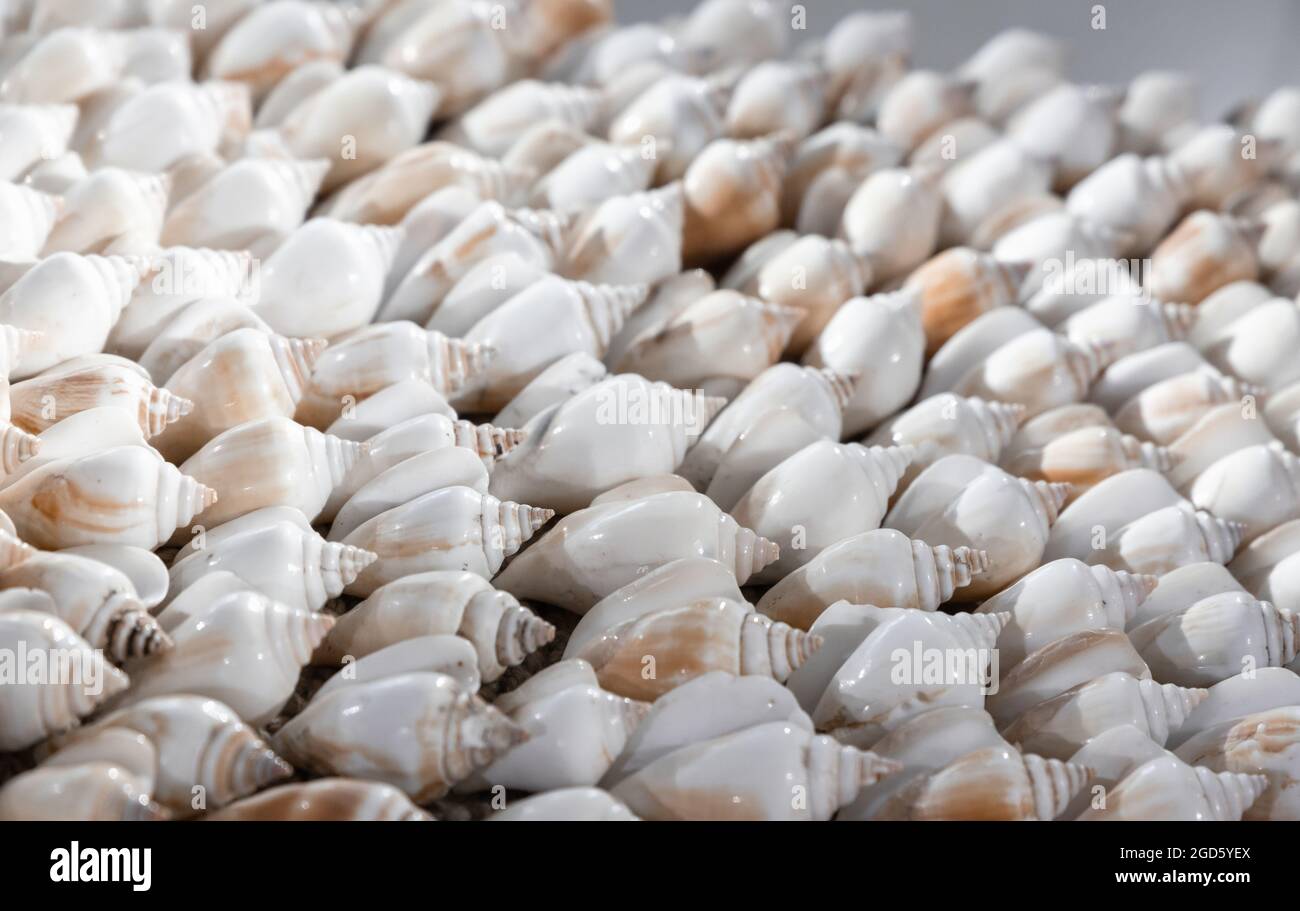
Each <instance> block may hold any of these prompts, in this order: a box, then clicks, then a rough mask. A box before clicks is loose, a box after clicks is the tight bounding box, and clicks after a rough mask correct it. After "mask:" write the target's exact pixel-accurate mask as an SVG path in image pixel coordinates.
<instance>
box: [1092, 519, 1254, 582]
mask: <svg viewBox="0 0 1300 911" xmlns="http://www.w3.org/2000/svg"><path fill="white" fill-rule="evenodd" d="M1243 530H1244V526H1242V525H1241V523H1239V522H1230V521H1227V520H1225V519H1220V518H1219V517H1218V516H1214V515H1211V514H1210V513H1208V512H1205V511H1204V510H1200V509H1197V510H1193V509H1192V508H1191V507H1190V506H1187V505H1186V504H1183V505H1175V506H1166V507H1165V508H1164V509H1157V510H1155V511H1154V512H1151V513H1148V514H1147V515H1145V516H1143V517H1142V518H1140V519H1138V520H1136V521H1134V522H1130V523H1129V524H1128V525H1125V526H1123V527H1122V528H1120V529H1119V530H1118V531H1116V532H1115V533H1114V534H1113V535H1110V536H1107V537H1105V538H1103V539H1102V541H1101V542H1100V543H1102V545H1103V546H1102V547H1100V548H1098V549H1094V550H1092V551H1091V552H1090V553H1089V554H1088V555H1087V557H1086V559H1087V561H1088V562H1089V563H1101V564H1104V565H1106V566H1109V567H1111V568H1112V569H1122V570H1127V571H1128V572H1131V573H1149V574H1151V575H1155V576H1159V575H1163V574H1165V573H1167V572H1170V571H1172V570H1175V569H1178V568H1179V567H1180V566H1187V565H1188V564H1190V563H1200V562H1202V561H1205V560H1209V561H1211V562H1213V563H1227V562H1228V561H1229V560H1231V559H1232V555H1233V554H1234V553H1236V552H1237V548H1238V546H1240V544H1241V538H1242V533H1243Z"/></svg>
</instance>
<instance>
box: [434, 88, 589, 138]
mask: <svg viewBox="0 0 1300 911" xmlns="http://www.w3.org/2000/svg"><path fill="white" fill-rule="evenodd" d="M600 104H601V95H600V92H598V91H597V90H595V89H589V88H587V87H585V86H573V85H561V84H559V83H550V82H539V81H536V80H532V79H521V80H519V81H518V82H514V83H511V84H510V85H508V86H506V87H504V88H501V89H499V90H497V91H496V92H493V93H492V94H491V95H489V96H488V97H486V98H484V99H483V100H482V101H480V102H479V103H478V104H476V105H475V106H474V107H472V108H470V109H469V110H468V111H466V112H465V113H464V114H462V115H460V117H459V118H458V119H457V120H455V121H453V122H452V123H451V124H450V125H449V126H448V127H446V128H444V130H443V131H442V133H440V134H439V137H440V138H441V139H443V140H447V141H451V142H455V143H459V144H460V145H463V146H465V147H466V148H469V149H473V150H474V151H476V152H479V153H481V154H483V155H491V156H493V157H500V156H501V155H503V154H505V152H507V151H509V149H510V146H511V145H512V144H513V143H514V142H515V140H517V139H518V138H519V137H520V136H522V135H523V134H524V132H525V131H526V130H527V129H528V127H530V126H532V125H533V124H534V123H537V122H539V121H544V120H559V121H561V122H563V123H567V124H569V125H570V126H574V127H577V128H579V129H582V130H586V131H588V132H590V130H591V128H592V127H593V126H595V124H596V122H597V119H598V118H599V116H600V111H601V107H600Z"/></svg>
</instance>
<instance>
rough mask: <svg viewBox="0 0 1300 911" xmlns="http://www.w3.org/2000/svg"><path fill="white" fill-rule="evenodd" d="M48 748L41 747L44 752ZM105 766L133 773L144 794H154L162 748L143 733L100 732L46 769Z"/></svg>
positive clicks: (60, 755)
mask: <svg viewBox="0 0 1300 911" xmlns="http://www.w3.org/2000/svg"><path fill="white" fill-rule="evenodd" d="M47 746H48V745H42V746H41V747H38V748H37V752H43V751H44V750H45V749H46V748H47ZM88 763H105V764H108V765H114V766H118V767H120V768H121V769H123V770H125V771H126V772H128V773H129V775H130V777H131V778H132V779H133V780H134V781H135V784H136V787H137V789H138V790H139V791H140V792H141V793H142V794H152V793H153V790H154V784H155V780H156V778H157V769H158V749H157V747H156V746H154V744H153V743H152V742H151V741H150V740H149V738H148V737H146V736H144V735H143V734H138V733H135V732H134V731H126V730H121V729H115V728H104V729H102V730H96V731H95V732H94V733H91V734H88V735H86V736H83V737H81V738H79V739H78V741H77V742H76V743H75V744H73V745H71V746H69V747H66V748H65V749H61V750H59V751H58V752H57V753H55V754H54V755H53V756H50V757H48V758H47V759H46V760H45V761H44V762H43V763H42V764H41V765H42V766H43V767H44V768H59V767H72V766H79V765H85V764H88Z"/></svg>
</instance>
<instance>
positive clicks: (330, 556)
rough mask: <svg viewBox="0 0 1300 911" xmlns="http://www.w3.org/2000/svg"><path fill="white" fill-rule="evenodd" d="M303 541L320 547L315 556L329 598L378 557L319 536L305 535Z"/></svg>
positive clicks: (341, 589)
mask: <svg viewBox="0 0 1300 911" xmlns="http://www.w3.org/2000/svg"><path fill="white" fill-rule="evenodd" d="M305 542H306V546H308V547H313V546H317V545H318V546H319V547H320V554H319V556H318V557H317V558H316V559H317V565H319V567H320V574H321V583H322V585H323V586H324V589H325V595H326V597H329V598H337V597H338V596H339V595H341V594H343V589H345V588H347V587H348V586H349V585H351V584H352V583H353V582H355V581H356V579H357V576H359V575H361V573H362V571H363V570H364V569H365V568H366V567H367V566H369V565H370V564H371V563H374V562H375V561H376V560H378V559H379V555H378V554H376V553H374V552H372V551H368V550H364V549H362V548H360V547H355V546H353V545H351V544H342V543H339V542H337V541H324V542H322V541H321V540H320V538H319V537H307V538H306V539H305ZM306 563H307V561H306V560H304V564H306ZM327 632H328V630H327Z"/></svg>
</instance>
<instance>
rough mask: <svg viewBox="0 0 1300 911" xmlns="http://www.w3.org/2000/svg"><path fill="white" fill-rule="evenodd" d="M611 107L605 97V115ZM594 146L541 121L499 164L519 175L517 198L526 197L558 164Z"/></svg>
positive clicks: (565, 127) (578, 133)
mask: <svg viewBox="0 0 1300 911" xmlns="http://www.w3.org/2000/svg"><path fill="white" fill-rule="evenodd" d="M607 94H608V93H607ZM611 103H612V102H611V101H610V100H609V99H608V97H607V101H606V111H607V112H608V111H609V110H610V107H609V105H610V104H611ZM596 142H599V140H598V139H596V138H595V137H594V136H591V135H590V134H588V133H586V132H584V131H582V130H580V129H578V128H577V127H575V126H571V125H569V124H567V123H564V122H563V121H559V120H543V121H542V122H541V123H535V124H533V125H532V126H530V127H529V128H528V129H527V130H526V131H525V132H524V133H523V135H521V136H520V137H519V138H518V139H516V140H515V141H514V142H513V143H512V144H511V146H510V149H509V150H508V151H507V152H506V153H505V154H504V155H502V156H501V159H500V161H501V164H503V165H507V166H508V167H510V168H512V169H514V171H515V172H516V173H517V174H518V175H519V178H520V180H521V182H522V183H523V184H524V185H523V186H520V187H518V188H516V189H517V192H518V194H522V196H523V197H526V196H527V194H528V193H529V192H530V190H531V188H532V184H534V183H536V182H537V181H538V180H540V179H541V178H543V177H545V176H546V175H547V174H549V173H550V172H551V171H553V170H555V168H557V167H558V166H559V164H560V162H562V161H564V160H565V159H566V158H568V157H569V156H570V155H573V154H574V153H576V152H577V151H578V150H579V149H583V148H586V147H587V146H589V145H591V144H592V143H596ZM616 147H617V146H616ZM488 160H491V159H488Z"/></svg>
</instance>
